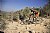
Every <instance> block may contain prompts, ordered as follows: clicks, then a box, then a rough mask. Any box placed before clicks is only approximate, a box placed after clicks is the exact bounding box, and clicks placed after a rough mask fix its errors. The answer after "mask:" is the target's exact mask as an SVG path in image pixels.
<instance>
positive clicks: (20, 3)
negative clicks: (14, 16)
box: [0, 0, 47, 12]
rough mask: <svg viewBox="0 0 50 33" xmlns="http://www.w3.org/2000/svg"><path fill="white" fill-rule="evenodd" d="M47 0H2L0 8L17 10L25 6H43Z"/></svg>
mask: <svg viewBox="0 0 50 33" xmlns="http://www.w3.org/2000/svg"><path fill="white" fill-rule="evenodd" d="M46 3H47V0H0V10H3V11H8V12H9V11H16V10H20V9H23V8H25V7H37V8H38V7H40V6H41V7H43V6H44V5H45V4H46Z"/></svg>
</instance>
